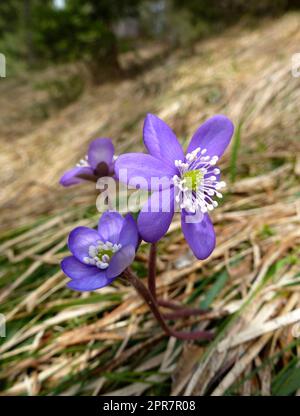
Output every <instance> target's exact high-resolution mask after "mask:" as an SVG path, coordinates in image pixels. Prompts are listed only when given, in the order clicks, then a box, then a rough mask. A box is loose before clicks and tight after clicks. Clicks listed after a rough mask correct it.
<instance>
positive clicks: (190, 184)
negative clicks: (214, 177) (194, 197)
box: [183, 169, 203, 192]
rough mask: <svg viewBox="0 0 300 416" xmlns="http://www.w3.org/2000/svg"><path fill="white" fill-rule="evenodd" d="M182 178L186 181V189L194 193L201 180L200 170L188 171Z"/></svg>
mask: <svg viewBox="0 0 300 416" xmlns="http://www.w3.org/2000/svg"><path fill="white" fill-rule="evenodd" d="M183 178H184V179H185V180H186V182H185V185H186V187H187V188H188V189H190V190H191V191H194V192H196V191H197V189H198V188H199V185H200V182H201V180H202V178H203V173H202V172H201V170H200V169H196V170H188V171H187V172H185V173H184V174H183Z"/></svg>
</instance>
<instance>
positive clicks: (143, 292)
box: [123, 269, 213, 340]
mask: <svg viewBox="0 0 300 416" xmlns="http://www.w3.org/2000/svg"><path fill="white" fill-rule="evenodd" d="M123 277H124V278H125V279H126V280H127V281H128V282H129V283H130V284H131V285H132V286H133V287H134V288H135V290H136V291H137V292H138V293H139V295H140V296H141V297H142V298H143V299H144V301H145V302H146V303H147V305H148V306H149V308H150V310H151V312H152V313H153V315H154V316H155V318H156V320H157V321H158V323H159V324H160V326H161V327H162V329H163V330H164V331H165V332H166V334H167V335H169V336H172V337H175V338H178V339H183V340H195V339H202V340H210V339H212V337H213V334H212V333H211V332H208V331H195V332H182V331H175V330H173V329H172V328H170V327H169V326H168V325H167V324H166V322H165V320H164V318H163V316H162V314H161V313H160V311H159V307H158V304H157V302H156V300H155V298H154V297H153V295H152V293H151V292H150V291H149V290H148V289H147V288H146V286H145V285H144V284H143V282H142V281H141V280H140V279H139V278H137V277H136V276H135V275H134V274H133V273H132V272H131V270H129V269H126V270H125V271H124V272H123Z"/></svg>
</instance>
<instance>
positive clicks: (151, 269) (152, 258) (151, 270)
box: [148, 243, 157, 299]
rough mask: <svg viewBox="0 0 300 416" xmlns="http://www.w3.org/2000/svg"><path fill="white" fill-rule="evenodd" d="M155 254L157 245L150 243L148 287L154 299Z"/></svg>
mask: <svg viewBox="0 0 300 416" xmlns="http://www.w3.org/2000/svg"><path fill="white" fill-rule="evenodd" d="M156 254H157V245H156V243H152V244H151V246H150V254H149V264H148V289H149V291H150V293H151V294H152V296H153V297H154V299H156Z"/></svg>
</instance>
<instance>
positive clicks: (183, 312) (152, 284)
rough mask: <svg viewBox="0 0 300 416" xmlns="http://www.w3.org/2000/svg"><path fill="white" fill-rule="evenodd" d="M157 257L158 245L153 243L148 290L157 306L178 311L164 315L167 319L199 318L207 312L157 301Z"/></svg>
mask: <svg viewBox="0 0 300 416" xmlns="http://www.w3.org/2000/svg"><path fill="white" fill-rule="evenodd" d="M156 256H157V244H156V243H152V244H151V246H150V254H149V263H148V289H149V291H150V293H151V294H152V296H153V298H154V299H155V300H156V302H157V304H158V305H160V306H164V307H165V308H168V309H173V310H177V312H173V313H170V314H165V315H163V316H164V317H165V318H166V319H176V318H183V317H186V316H197V315H202V314H203V313H205V312H207V311H205V310H203V309H198V308H188V307H185V306H183V305H180V304H178V303H174V302H170V301H168V300H164V299H157V295H156Z"/></svg>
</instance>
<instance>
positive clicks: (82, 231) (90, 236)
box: [68, 227, 100, 261]
mask: <svg viewBox="0 0 300 416" xmlns="http://www.w3.org/2000/svg"><path fill="white" fill-rule="evenodd" d="M97 240H100V236H99V234H98V233H97V231H96V230H92V229H91V228H88V227H77V228H75V229H74V230H72V231H71V233H70V235H69V239H68V247H69V249H70V251H71V252H72V254H74V256H75V257H76V258H77V259H78V260H80V261H83V259H84V258H85V257H87V256H88V252H89V246H90V245H96V242H97Z"/></svg>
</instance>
